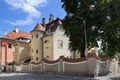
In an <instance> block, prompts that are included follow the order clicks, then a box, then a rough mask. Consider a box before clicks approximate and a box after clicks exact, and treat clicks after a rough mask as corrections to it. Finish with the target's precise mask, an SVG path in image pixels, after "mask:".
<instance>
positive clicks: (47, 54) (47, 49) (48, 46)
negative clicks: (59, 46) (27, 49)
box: [43, 35, 54, 60]
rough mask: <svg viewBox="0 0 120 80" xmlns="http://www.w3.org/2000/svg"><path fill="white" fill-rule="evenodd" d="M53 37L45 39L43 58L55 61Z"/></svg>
mask: <svg viewBox="0 0 120 80" xmlns="http://www.w3.org/2000/svg"><path fill="white" fill-rule="evenodd" d="M53 54H54V53H53V35H49V36H45V37H43V56H44V58H46V59H49V60H54V57H53Z"/></svg>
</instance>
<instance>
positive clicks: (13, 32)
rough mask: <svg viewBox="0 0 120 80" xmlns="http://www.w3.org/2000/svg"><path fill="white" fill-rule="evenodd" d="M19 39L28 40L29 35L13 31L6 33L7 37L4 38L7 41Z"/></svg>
mask: <svg viewBox="0 0 120 80" xmlns="http://www.w3.org/2000/svg"><path fill="white" fill-rule="evenodd" d="M19 37H26V38H30V37H31V35H30V33H27V32H22V31H19V32H18V33H16V32H15V30H14V31H12V32H10V33H8V34H7V35H5V36H4V38H7V39H13V40H14V39H16V38H19Z"/></svg>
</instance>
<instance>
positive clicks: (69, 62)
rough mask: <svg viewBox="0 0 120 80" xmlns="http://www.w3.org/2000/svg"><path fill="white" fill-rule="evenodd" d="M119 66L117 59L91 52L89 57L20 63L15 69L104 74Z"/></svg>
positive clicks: (21, 70) (115, 69)
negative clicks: (100, 56)
mask: <svg viewBox="0 0 120 80" xmlns="http://www.w3.org/2000/svg"><path fill="white" fill-rule="evenodd" d="M117 67H118V61H117V60H115V61H111V60H109V59H108V58H107V57H104V58H99V57H97V56H96V55H95V54H94V53H90V54H88V57H87V59H86V58H79V59H68V58H64V57H63V56H61V57H60V58H59V59H58V60H56V61H49V60H46V59H43V60H42V61H41V62H40V63H34V62H31V63H29V64H20V65H16V66H15V71H20V72H57V73H80V74H90V75H104V74H107V73H108V72H112V73H114V72H117Z"/></svg>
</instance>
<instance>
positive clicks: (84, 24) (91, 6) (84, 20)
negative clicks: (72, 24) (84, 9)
mask: <svg viewBox="0 0 120 80" xmlns="http://www.w3.org/2000/svg"><path fill="white" fill-rule="evenodd" d="M94 7H95V6H94V5H90V7H89V10H93V9H94ZM72 16H75V17H76V18H78V19H80V20H82V21H83V26H84V39H85V45H84V46H85V52H84V53H85V56H86V58H87V51H88V50H87V33H86V19H84V18H83V17H79V16H77V15H74V14H73V13H69V14H68V17H72Z"/></svg>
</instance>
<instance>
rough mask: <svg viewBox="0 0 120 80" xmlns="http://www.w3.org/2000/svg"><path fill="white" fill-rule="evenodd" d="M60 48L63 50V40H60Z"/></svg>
mask: <svg viewBox="0 0 120 80" xmlns="http://www.w3.org/2000/svg"><path fill="white" fill-rule="evenodd" d="M57 44H58V48H63V41H62V40H58V43H57Z"/></svg>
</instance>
